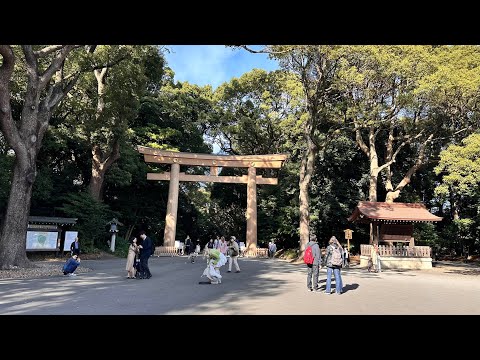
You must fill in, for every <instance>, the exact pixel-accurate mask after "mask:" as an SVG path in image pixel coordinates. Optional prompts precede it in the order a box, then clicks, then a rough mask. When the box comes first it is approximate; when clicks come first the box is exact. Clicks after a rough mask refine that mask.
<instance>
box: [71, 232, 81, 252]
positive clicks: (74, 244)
mask: <svg viewBox="0 0 480 360" xmlns="http://www.w3.org/2000/svg"><path fill="white" fill-rule="evenodd" d="M70 255H77V256H80V243H79V241H78V236H77V237H76V238H75V241H73V242H72V243H71V244H70Z"/></svg>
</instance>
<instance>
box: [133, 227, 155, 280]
mask: <svg viewBox="0 0 480 360" xmlns="http://www.w3.org/2000/svg"><path fill="white" fill-rule="evenodd" d="M140 238H141V239H142V245H140V246H139V248H140V274H139V276H137V279H150V278H151V277H152V274H151V273H150V269H149V267H148V258H149V257H150V255H152V244H153V243H152V239H150V238H149V237H148V236H147V235H146V234H145V231H144V230H142V231H140Z"/></svg>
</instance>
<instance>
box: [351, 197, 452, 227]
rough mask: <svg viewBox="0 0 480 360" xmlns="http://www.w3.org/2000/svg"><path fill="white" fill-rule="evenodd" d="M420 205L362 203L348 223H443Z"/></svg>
mask: <svg viewBox="0 0 480 360" xmlns="http://www.w3.org/2000/svg"><path fill="white" fill-rule="evenodd" d="M442 219H443V218H441V217H439V216H436V215H433V214H432V213H431V212H430V211H428V210H427V208H426V207H425V205H423V204H419V203H386V202H370V201H360V202H359V203H358V205H357V207H356V208H355V210H354V211H353V214H352V215H351V216H350V217H349V218H348V221H361V222H365V221H368V220H386V221H403V222H409V221H411V222H427V221H442Z"/></svg>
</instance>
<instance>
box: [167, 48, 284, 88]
mask: <svg viewBox="0 0 480 360" xmlns="http://www.w3.org/2000/svg"><path fill="white" fill-rule="evenodd" d="M251 47H252V48H254V49H259V48H260V46H255V45H253V46H251ZM167 48H168V49H169V50H170V53H167V54H166V55H165V56H166V58H167V62H168V66H170V68H171V69H172V70H173V71H174V72H175V80H176V81H188V82H189V83H191V84H197V85H200V86H204V85H212V87H213V89H216V88H217V87H218V86H219V85H220V84H222V83H224V82H226V81H230V80H231V79H232V78H233V77H240V76H241V75H242V74H244V73H246V72H248V71H250V70H252V69H255V68H257V69H265V70H267V71H271V70H275V69H278V65H277V62H276V61H273V60H269V59H268V56H267V55H266V54H252V53H249V52H247V51H245V50H236V49H235V50H234V49H232V48H227V47H225V46H224V45H168V46H167Z"/></svg>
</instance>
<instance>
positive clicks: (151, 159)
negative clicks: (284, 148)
mask: <svg viewBox="0 0 480 360" xmlns="http://www.w3.org/2000/svg"><path fill="white" fill-rule="evenodd" d="M143 156H144V159H145V162H148V163H157V164H180V165H193V166H220V167H244V168H248V167H254V168H271V169H280V168H281V167H282V162H283V161H280V160H261V161H251V160H209V159H188V158H173V157H166V156H160V155H143Z"/></svg>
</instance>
